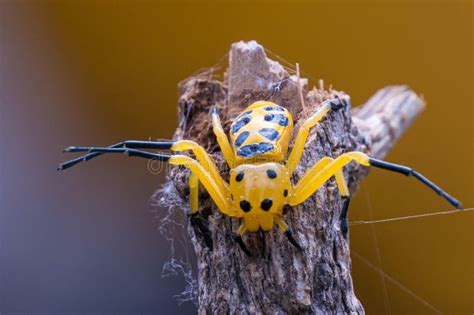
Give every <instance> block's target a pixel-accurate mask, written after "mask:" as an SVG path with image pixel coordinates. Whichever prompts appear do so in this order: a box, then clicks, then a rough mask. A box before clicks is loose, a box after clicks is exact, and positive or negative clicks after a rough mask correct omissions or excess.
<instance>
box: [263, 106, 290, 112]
mask: <svg viewBox="0 0 474 315" xmlns="http://www.w3.org/2000/svg"><path fill="white" fill-rule="evenodd" d="M263 109H264V110H266V111H271V110H276V111H279V112H284V111H285V109H284V108H283V107H281V106H265V107H264V108H263Z"/></svg>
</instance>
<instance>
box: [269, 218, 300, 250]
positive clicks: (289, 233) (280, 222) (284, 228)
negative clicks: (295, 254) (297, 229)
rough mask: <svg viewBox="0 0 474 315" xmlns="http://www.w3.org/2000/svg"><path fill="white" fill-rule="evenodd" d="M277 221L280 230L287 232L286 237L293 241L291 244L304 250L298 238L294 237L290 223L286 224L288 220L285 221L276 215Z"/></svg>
mask: <svg viewBox="0 0 474 315" xmlns="http://www.w3.org/2000/svg"><path fill="white" fill-rule="evenodd" d="M275 222H276V224H277V225H278V227H279V228H280V230H281V231H282V232H283V233H284V234H285V236H286V238H287V239H288V241H289V242H290V243H291V245H293V246H294V247H296V248H297V249H298V250H303V249H302V248H301V246H300V244H299V243H298V241H296V239H295V238H294V236H293V232H292V231H291V229H290V228H289V226H288V224H286V222H285V221H283V219H282V218H280V217H278V216H275Z"/></svg>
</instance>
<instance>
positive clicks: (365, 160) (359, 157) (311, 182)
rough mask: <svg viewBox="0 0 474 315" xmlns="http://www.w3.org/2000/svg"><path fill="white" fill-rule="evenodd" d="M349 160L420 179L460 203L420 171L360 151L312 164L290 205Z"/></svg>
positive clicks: (295, 189)
mask: <svg viewBox="0 0 474 315" xmlns="http://www.w3.org/2000/svg"><path fill="white" fill-rule="evenodd" d="M351 161H355V162H357V163H359V164H361V165H364V166H374V167H378V168H383V169H386V170H390V171H394V172H398V173H402V174H405V175H408V176H413V177H415V178H417V179H418V180H420V181H421V182H422V183H423V184H425V185H426V186H428V187H430V188H431V189H432V190H434V191H435V192H436V193H438V194H439V195H440V196H442V197H443V198H444V199H446V200H447V201H448V202H449V203H450V204H452V205H453V206H455V207H457V208H460V207H461V204H460V202H459V201H457V200H456V199H455V198H453V197H452V196H450V195H449V194H447V193H446V192H445V191H443V190H442V189H441V188H439V187H438V186H436V185H435V184H434V183H433V182H431V181H429V180H428V179H427V178H426V177H424V176H423V175H421V174H420V173H418V172H416V171H414V170H413V169H411V168H408V167H406V166H402V165H398V164H392V163H387V162H384V161H380V160H376V159H372V158H369V157H368V156H367V155H366V154H365V153H362V152H357V151H354V152H348V153H344V154H342V155H341V156H339V157H338V158H336V159H335V160H334V161H333V162H331V163H330V164H328V165H327V166H325V167H324V168H323V169H318V167H317V164H316V165H313V166H312V167H311V168H310V169H309V170H308V171H307V172H306V174H305V175H303V177H302V178H301V179H300V181H299V182H298V183H297V184H296V186H295V188H294V189H293V193H292V196H291V198H290V201H289V204H290V205H291V206H294V205H297V204H300V203H302V202H304V201H305V200H306V199H307V198H308V197H309V196H311V195H312V194H313V193H314V192H315V191H316V190H317V189H319V188H320V187H321V186H322V185H323V184H324V183H325V182H326V181H327V180H328V179H329V178H330V177H331V176H333V175H335V174H336V173H337V172H338V171H340V170H341V169H342V168H343V167H344V166H346V165H347V164H348V163H350V162H351Z"/></svg>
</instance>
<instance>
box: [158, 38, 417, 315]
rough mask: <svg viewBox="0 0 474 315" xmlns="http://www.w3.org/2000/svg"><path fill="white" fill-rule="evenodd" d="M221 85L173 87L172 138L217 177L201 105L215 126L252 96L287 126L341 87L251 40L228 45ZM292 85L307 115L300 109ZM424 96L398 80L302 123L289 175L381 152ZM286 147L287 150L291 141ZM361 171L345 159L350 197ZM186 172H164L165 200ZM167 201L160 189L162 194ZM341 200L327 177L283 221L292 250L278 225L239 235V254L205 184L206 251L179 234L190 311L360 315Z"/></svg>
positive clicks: (180, 190) (181, 195)
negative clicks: (192, 271)
mask: <svg viewBox="0 0 474 315" xmlns="http://www.w3.org/2000/svg"><path fill="white" fill-rule="evenodd" d="M229 57H230V58H229V66H228V69H227V72H226V76H225V80H224V82H219V81H217V80H212V79H209V78H207V77H205V76H200V75H197V76H195V77H191V78H189V79H187V80H186V81H185V82H184V83H183V84H182V86H181V91H180V92H181V96H180V99H179V117H180V121H179V128H178V129H177V130H176V133H175V139H190V140H194V141H196V142H198V143H199V144H201V145H203V146H204V147H205V148H206V150H208V152H209V153H210V154H211V156H212V157H213V158H214V159H215V161H216V163H217V165H218V167H219V169H220V170H222V171H221V175H222V176H223V177H224V179H226V180H227V179H228V169H227V166H226V164H225V162H224V159H223V157H222V155H221V152H220V151H219V148H218V146H217V144H216V138H215V136H214V135H213V133H212V130H211V121H210V108H211V106H213V105H217V106H218V107H219V108H220V113H221V119H222V121H223V123H224V128H225V129H226V130H227V131H228V126H229V125H230V122H231V121H232V119H233V118H234V117H235V116H236V115H237V114H238V113H239V112H240V111H241V110H243V109H244V108H245V107H246V106H248V105H249V104H251V103H252V102H254V101H258V100H269V101H272V102H275V103H277V104H279V105H282V106H285V107H286V108H288V109H289V110H290V111H291V113H292V114H293V117H294V119H295V129H297V128H298V127H299V126H300V125H301V123H302V122H303V121H304V117H303V116H305V115H310V114H312V113H313V112H315V111H316V110H317V109H318V108H319V106H320V104H321V102H322V101H324V100H325V99H327V98H332V97H334V96H335V95H338V96H339V97H341V98H346V99H348V100H349V96H348V95H346V94H345V93H344V92H340V91H336V90H332V89H330V90H324V89H323V88H317V89H316V88H314V89H312V90H309V91H308V89H307V86H306V85H307V80H306V79H299V78H298V77H297V76H296V75H290V74H289V73H288V72H287V71H286V70H285V69H284V67H283V66H281V65H280V64H279V63H278V62H276V61H273V60H270V59H268V58H267V56H266V54H265V50H264V49H263V47H262V46H261V45H259V44H257V43H256V42H254V41H251V42H239V43H235V44H233V45H232V47H231V50H230V54H229ZM299 84H300V85H301V88H302V91H303V95H304V99H305V107H306V110H307V112H306V113H303V112H302V110H301V109H302V104H301V101H300V96H299V94H298V92H299V86H298V85H299ZM423 107H424V102H423V100H422V99H420V98H419V97H418V96H417V95H416V94H415V93H414V92H413V91H411V90H410V89H408V88H407V87H405V86H391V87H386V88H384V89H382V90H380V91H378V92H377V93H376V94H375V95H374V96H373V97H372V98H371V99H369V101H367V103H366V104H364V105H363V106H361V108H358V109H352V108H351V107H350V105H349V106H348V107H346V108H343V109H342V110H340V111H337V112H332V113H330V114H329V115H328V116H327V118H325V119H324V120H323V121H322V122H320V123H319V125H317V126H316V127H314V128H313V129H312V130H311V133H310V136H309V138H308V142H307V144H306V147H305V153H304V154H303V157H302V159H301V163H300V165H299V166H298V168H297V169H296V172H295V175H294V178H293V182H294V183H295V182H296V181H297V180H298V178H299V177H300V176H302V174H303V173H304V172H305V170H306V169H308V168H309V167H310V166H311V165H313V164H314V163H315V162H316V161H318V160H319V159H320V158H321V157H322V156H330V157H337V156H338V155H340V154H342V153H344V152H347V151H352V150H360V151H363V152H366V153H368V154H369V155H371V156H372V157H375V158H383V157H384V156H385V154H386V153H387V152H388V150H389V149H390V148H391V146H392V145H393V144H394V143H395V141H396V140H397V138H398V137H399V136H400V135H401V134H402V132H403V131H404V130H405V129H406V128H407V127H408V126H409V125H410V123H411V122H412V121H413V120H414V118H415V117H416V116H417V115H418V114H419V113H420V112H421V110H422V109H423ZM290 149H291V148H290ZM367 172H368V169H367V168H364V167H360V166H358V165H356V164H355V163H351V164H350V165H349V166H348V167H346V168H345V176H346V179H347V180H348V183H349V186H350V190H351V192H352V194H354V193H355V192H356V190H357V188H358V186H359V183H360V181H361V180H362V179H363V177H364V176H365V175H367ZM188 176H189V171H187V170H185V169H183V168H174V169H173V170H172V171H171V172H170V174H169V177H168V180H169V181H170V183H171V184H172V185H173V186H174V187H175V188H176V189H175V190H173V191H175V193H173V192H168V194H175V195H174V196H168V197H170V198H171V197H172V199H173V200H176V198H178V199H179V200H181V201H182V204H183V205H186V204H187V202H188V201H187V200H188V199H187V198H188V194H189V190H188V186H187V177H188ZM160 200H161V203H162V205H163V206H169V203H167V200H168V198H167V196H164V198H161V199H160ZM341 208H342V202H341V199H340V197H339V194H338V189H337V185H336V183H335V181H333V180H330V181H329V182H328V183H327V184H326V185H324V186H323V187H322V188H321V189H319V190H318V191H317V192H316V193H315V194H314V195H313V196H312V197H311V198H309V199H308V200H307V201H306V202H305V203H304V204H302V205H300V206H297V207H294V208H293V209H292V210H290V211H289V212H288V213H287V214H286V216H285V220H286V222H288V224H289V226H290V227H291V228H292V229H293V232H294V236H295V238H296V239H297V240H298V242H299V243H300V244H301V246H302V247H303V251H302V252H299V251H297V250H296V249H295V248H294V247H293V246H292V245H291V244H289V242H288V241H287V240H286V238H285V237H284V236H283V235H282V233H281V232H279V231H278V230H277V229H274V231H273V232H269V233H247V234H246V235H245V236H244V241H245V242H246V244H247V246H248V247H249V248H250V250H251V251H252V253H253V256H252V257H248V256H246V255H245V254H244V253H243V252H242V251H241V249H240V248H239V246H238V245H236V244H235V242H234V241H233V238H232V237H231V235H232V234H233V232H234V231H236V229H237V228H238V226H239V222H238V220H237V219H232V218H230V217H227V216H225V215H223V214H221V213H220V212H219V210H218V209H217V208H216V206H215V205H214V204H213V202H212V201H211V200H210V199H209V195H208V194H207V193H206V192H205V191H201V193H200V209H201V211H202V213H203V214H204V215H205V216H207V220H208V222H209V229H210V231H211V233H212V239H213V243H214V246H213V250H212V251H210V250H209V249H208V248H207V247H206V246H205V245H204V243H203V240H202V235H200V233H199V231H197V230H195V229H194V228H193V227H192V226H189V227H188V232H189V235H190V237H191V240H192V244H193V246H194V250H195V253H196V256H197V264H198V286H199V289H198V305H199V306H198V311H199V314H228V313H231V314H234V313H238V314H348V313H357V314H363V313H364V308H363V306H362V305H361V303H360V301H359V300H358V299H357V297H356V296H355V294H354V289H353V285H352V277H351V259H350V252H349V243H348V240H346V239H345V238H344V237H343V236H342V234H341V231H340V224H339V222H340V221H339V215H340V212H341Z"/></svg>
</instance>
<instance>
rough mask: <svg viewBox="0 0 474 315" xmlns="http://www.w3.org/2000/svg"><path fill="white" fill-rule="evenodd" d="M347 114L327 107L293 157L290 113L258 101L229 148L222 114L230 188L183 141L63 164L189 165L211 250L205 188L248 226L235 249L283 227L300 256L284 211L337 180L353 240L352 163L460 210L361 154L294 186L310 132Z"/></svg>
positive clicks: (220, 133) (130, 145) (318, 166)
mask: <svg viewBox="0 0 474 315" xmlns="http://www.w3.org/2000/svg"><path fill="white" fill-rule="evenodd" d="M343 106H347V103H346V100H344V99H340V98H335V99H331V100H327V101H325V102H323V103H322V104H321V107H320V108H319V110H318V111H317V112H316V113H314V114H313V115H312V116H310V117H309V118H308V119H307V120H306V121H305V122H304V123H303V125H302V126H301V128H300V129H299V130H298V133H297V135H296V138H295V141H294V145H293V149H292V151H291V152H290V154H289V155H288V156H287V151H288V145H289V142H290V139H291V135H292V130H293V119H292V117H291V114H290V112H289V111H288V110H287V109H286V108H284V107H281V106H279V105H277V104H274V103H271V102H267V101H259V102H255V103H253V104H252V105H250V106H249V107H248V108H246V109H245V110H244V111H243V112H242V113H241V114H240V115H239V116H237V117H236V118H235V120H234V121H233V123H232V125H231V127H230V140H231V142H229V138H228V137H227V135H226V134H225V132H224V130H223V128H222V125H221V122H220V119H219V114H218V111H217V108H216V107H214V108H213V110H212V115H211V117H212V125H213V131H214V134H215V135H216V139H217V142H218V144H219V146H220V148H221V150H222V154H223V155H224V158H225V160H226V162H227V164H228V165H229V167H230V169H231V171H230V183H227V182H225V181H224V180H223V179H222V177H221V175H220V173H219V170H218V169H217V167H216V165H215V163H214V162H213V161H212V159H211V158H210V156H209V155H208V154H207V153H206V151H205V150H204V149H203V148H202V147H201V146H200V145H198V144H197V143H195V142H193V141H189V140H180V141H130V140H129V141H123V142H119V143H117V144H115V145H112V146H110V147H69V148H67V149H66V150H65V151H66V152H89V153H88V154H86V155H84V156H82V157H79V158H76V159H74V160H70V161H68V162H65V163H63V164H61V166H60V167H59V169H58V170H64V169H67V168H69V167H72V166H74V165H76V164H77V163H79V162H81V161H87V160H90V159H92V158H94V157H96V156H98V155H101V154H103V153H125V154H127V155H129V156H136V157H141V158H146V159H156V160H159V161H162V162H168V163H170V164H172V165H183V166H186V167H187V168H189V169H190V170H191V175H190V177H189V187H190V198H189V199H190V210H191V213H190V215H191V222H193V223H194V224H196V226H197V227H198V228H199V229H200V230H201V232H203V234H204V235H205V238H204V240H205V242H206V244H207V245H208V246H210V244H211V240H210V239H209V234H208V231H207V230H206V229H207V228H206V225H205V224H203V223H202V221H201V219H200V218H199V213H198V209H199V200H198V192H199V183H201V184H202V185H203V186H204V188H205V189H206V190H207V191H208V192H209V195H210V196H211V198H212V200H213V201H214V202H215V204H216V205H217V207H218V208H219V210H220V211H221V212H222V213H224V214H226V215H228V216H231V217H235V218H239V219H241V225H240V227H239V229H238V231H237V236H236V241H237V242H238V243H239V245H240V246H241V248H242V249H243V250H244V252H245V253H247V254H249V255H250V252H249V250H248V249H247V247H246V246H245V244H244V242H243V241H242V235H243V234H244V233H245V232H247V231H248V232H257V231H259V230H263V231H271V230H272V229H273V227H274V226H275V225H277V226H278V227H279V228H280V230H281V231H282V232H284V233H285V235H286V236H287V237H288V240H289V241H290V242H291V243H292V244H293V245H294V246H295V247H297V248H300V245H299V244H298V242H297V241H296V240H295V238H294V237H293V236H292V232H291V230H290V228H289V227H288V225H287V224H286V223H285V222H284V220H283V215H284V211H283V210H284V209H285V208H288V207H291V206H295V205H298V204H300V203H302V202H304V201H305V200H306V199H307V198H308V197H310V196H311V195H312V194H313V193H314V192H315V191H316V190H318V189H319V188H320V187H321V186H322V185H324V183H325V182H326V181H327V180H328V179H330V178H331V177H335V179H336V183H337V186H338V188H339V193H340V195H341V197H342V198H343V199H344V207H343V209H342V211H341V212H342V215H341V231H342V233H343V235H344V237H346V235H347V225H348V224H347V209H348V205H349V190H348V188H347V184H346V180H345V178H344V173H343V168H344V166H345V165H347V164H348V163H350V162H351V161H355V162H357V163H359V164H361V165H364V166H374V167H378V168H382V169H386V170H390V171H394V172H398V173H402V174H405V175H408V176H413V177H415V178H417V179H418V180H420V181H421V182H422V183H424V184H425V185H427V186H428V187H430V188H431V189H432V190H434V191H435V192H436V193H438V194H439V195H441V196H442V197H444V198H445V199H446V200H447V201H448V202H450V203H451V204H452V205H453V206H455V207H457V208H460V207H461V204H460V203H459V202H458V201H457V200H456V199H454V198H453V197H451V196H450V195H448V194H447V193H446V192H444V191H443V190H441V189H440V188H439V187H438V186H436V185H435V184H434V183H432V182H431V181H429V180H428V179H427V178H426V177H424V176H423V175H421V174H420V173H418V172H416V171H414V170H413V169H411V168H408V167H406V166H402V165H398V164H392V163H388V162H384V161H381V160H376V159H373V158H370V157H368V156H367V155H366V154H364V153H362V152H357V151H353V152H347V153H344V154H342V155H340V156H338V157H336V158H334V159H333V158H330V157H323V158H322V159H320V160H319V161H317V162H316V163H315V164H314V165H313V166H312V167H310V169H309V170H307V172H306V173H305V174H304V175H303V176H302V177H301V178H300V179H299V181H298V182H297V183H296V184H292V183H291V180H290V179H291V176H292V174H293V172H294V170H295V168H296V166H297V165H298V163H299V161H300V158H301V155H302V154H303V150H304V145H305V143H306V139H307V137H308V134H309V129H310V128H311V127H313V126H314V125H316V124H317V123H318V122H319V121H320V120H321V119H322V118H323V117H324V116H325V115H326V114H327V113H328V112H330V111H331V110H339V109H340V108H342V107H343ZM142 149H157V150H172V151H175V152H179V151H185V150H192V151H193V153H194V155H195V156H196V159H193V158H191V157H189V156H186V155H179V154H175V155H167V154H160V153H152V152H149V151H144V150H142Z"/></svg>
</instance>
